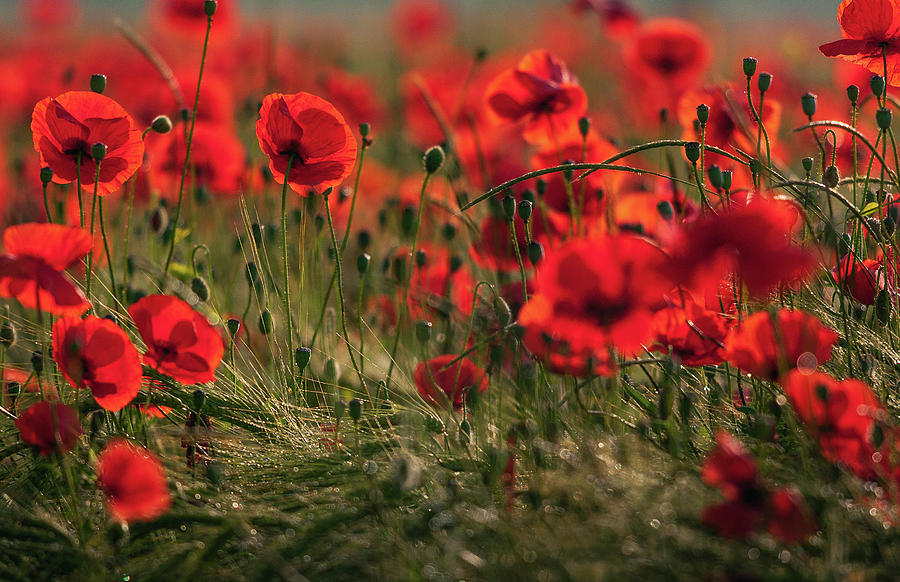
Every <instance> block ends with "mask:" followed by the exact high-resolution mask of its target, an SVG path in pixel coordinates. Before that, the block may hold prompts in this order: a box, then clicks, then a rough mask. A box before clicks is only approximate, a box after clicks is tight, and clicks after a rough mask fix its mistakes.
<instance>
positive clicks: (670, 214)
mask: <svg viewBox="0 0 900 582" xmlns="http://www.w3.org/2000/svg"><path fill="white" fill-rule="evenodd" d="M656 210H657V212H659V215H660V216H661V217H662V219H663V220H665V221H666V222H669V221H670V220H672V218H674V216H675V209H674V208H672V203H671V202H669V201H668V200H661V201H659V202H658V203H657V204H656Z"/></svg>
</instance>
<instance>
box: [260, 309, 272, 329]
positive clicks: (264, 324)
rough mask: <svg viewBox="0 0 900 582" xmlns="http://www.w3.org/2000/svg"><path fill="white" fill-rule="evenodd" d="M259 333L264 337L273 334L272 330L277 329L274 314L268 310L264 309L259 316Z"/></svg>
mask: <svg viewBox="0 0 900 582" xmlns="http://www.w3.org/2000/svg"><path fill="white" fill-rule="evenodd" d="M258 327H259V333H261V334H263V335H269V334H270V333H272V330H273V329H274V327H275V322H273V321H272V312H271V311H269V310H268V309H264V310H263V312H262V313H260V314H259V322H258Z"/></svg>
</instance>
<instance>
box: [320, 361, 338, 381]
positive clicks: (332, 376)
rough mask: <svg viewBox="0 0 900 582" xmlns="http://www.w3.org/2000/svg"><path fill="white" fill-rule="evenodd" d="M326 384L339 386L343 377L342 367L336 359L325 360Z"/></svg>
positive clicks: (324, 373)
mask: <svg viewBox="0 0 900 582" xmlns="http://www.w3.org/2000/svg"><path fill="white" fill-rule="evenodd" d="M322 376H323V379H324V380H325V383H326V384H337V381H338V378H340V377H341V365H340V364H338V363H337V360H335V359H334V358H328V359H327V360H325V370H324V371H323V372H322Z"/></svg>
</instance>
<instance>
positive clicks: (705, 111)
mask: <svg viewBox="0 0 900 582" xmlns="http://www.w3.org/2000/svg"><path fill="white" fill-rule="evenodd" d="M697 121H699V122H700V125H706V122H707V121H709V105H707V104H706V103H701V104H700V105H698V106H697Z"/></svg>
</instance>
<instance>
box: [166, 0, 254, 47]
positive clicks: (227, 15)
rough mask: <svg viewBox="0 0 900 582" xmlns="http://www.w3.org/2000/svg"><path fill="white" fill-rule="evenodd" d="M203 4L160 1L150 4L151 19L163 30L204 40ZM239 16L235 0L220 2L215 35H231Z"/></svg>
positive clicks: (185, 1)
mask: <svg viewBox="0 0 900 582" xmlns="http://www.w3.org/2000/svg"><path fill="white" fill-rule="evenodd" d="M203 4H204V3H203V2H195V1H194V0H158V1H157V2H153V3H151V4H150V6H151V14H150V17H151V20H155V21H156V23H157V25H158V26H160V28H162V29H163V30H166V31H169V30H172V31H176V32H179V33H181V34H185V35H188V36H195V37H201V38H202V37H203V35H204V34H206V23H207V16H206V10H204V6H203ZM237 16H238V15H237V2H235V0H218V1H217V6H216V13H215V16H214V22H215V24H214V25H213V27H214V30H215V33H216V34H217V35H220V34H223V33H230V32H231V31H232V30H233V29H234V27H235V24H236V20H237Z"/></svg>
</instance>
